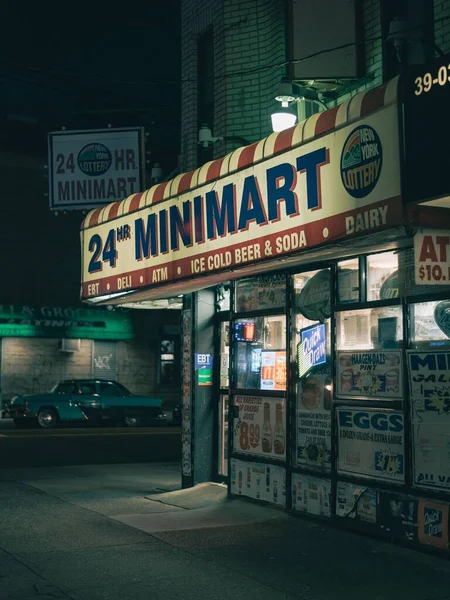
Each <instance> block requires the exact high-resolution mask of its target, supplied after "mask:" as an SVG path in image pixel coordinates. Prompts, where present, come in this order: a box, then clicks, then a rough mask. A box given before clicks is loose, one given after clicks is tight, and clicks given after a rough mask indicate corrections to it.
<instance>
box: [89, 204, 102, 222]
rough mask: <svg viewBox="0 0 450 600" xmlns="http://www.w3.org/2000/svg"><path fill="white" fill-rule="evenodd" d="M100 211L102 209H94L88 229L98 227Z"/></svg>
mask: <svg viewBox="0 0 450 600" xmlns="http://www.w3.org/2000/svg"><path fill="white" fill-rule="evenodd" d="M102 210H103V209H102V208H96V209H95V210H94V212H93V213H92V214H91V218H90V219H89V227H92V226H93V225H98V218H99V216H100V213H101V212H102Z"/></svg>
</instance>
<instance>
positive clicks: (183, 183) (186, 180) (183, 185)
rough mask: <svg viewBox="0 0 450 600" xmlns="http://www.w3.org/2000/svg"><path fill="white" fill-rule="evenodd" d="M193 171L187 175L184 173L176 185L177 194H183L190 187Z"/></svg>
mask: <svg viewBox="0 0 450 600" xmlns="http://www.w3.org/2000/svg"><path fill="white" fill-rule="evenodd" d="M194 173H195V171H190V172H189V173H185V174H184V175H183V176H182V177H181V179H180V183H179V184H178V193H179V194H181V193H182V192H185V191H186V190H188V189H189V188H190V187H191V182H192V177H193V176H194Z"/></svg>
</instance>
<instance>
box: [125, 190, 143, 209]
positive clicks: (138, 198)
mask: <svg viewBox="0 0 450 600" xmlns="http://www.w3.org/2000/svg"><path fill="white" fill-rule="evenodd" d="M143 195H144V193H143V192H139V193H138V194H135V195H134V196H133V199H132V200H131V202H130V205H129V207H128V212H129V213H130V212H133V211H134V210H138V208H139V202H140V201H141V198H142V196H143Z"/></svg>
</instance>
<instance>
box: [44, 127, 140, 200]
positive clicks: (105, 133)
mask: <svg viewBox="0 0 450 600" xmlns="http://www.w3.org/2000/svg"><path fill="white" fill-rule="evenodd" d="M142 140H143V136H142V129H141V128H140V127H133V128H120V129H95V130H91V131H55V132H52V133H49V136H48V152H49V157H48V160H49V197H50V208H51V209H55V210H77V209H83V208H89V209H90V208H94V207H96V206H101V205H105V204H109V203H110V202H114V201H116V200H122V199H123V198H125V197H126V196H129V195H130V194H133V193H136V192H139V191H140V190H142V188H143V174H144V169H143V155H144V153H143V141H142Z"/></svg>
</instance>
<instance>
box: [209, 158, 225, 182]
mask: <svg viewBox="0 0 450 600" xmlns="http://www.w3.org/2000/svg"><path fill="white" fill-rule="evenodd" d="M224 160H225V156H222V158H218V159H217V160H215V161H214V162H213V163H211V164H210V165H209V167H208V171H207V173H206V179H205V181H211V180H212V179H217V178H218V177H219V176H220V169H221V168H222V164H223V161H224Z"/></svg>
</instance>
